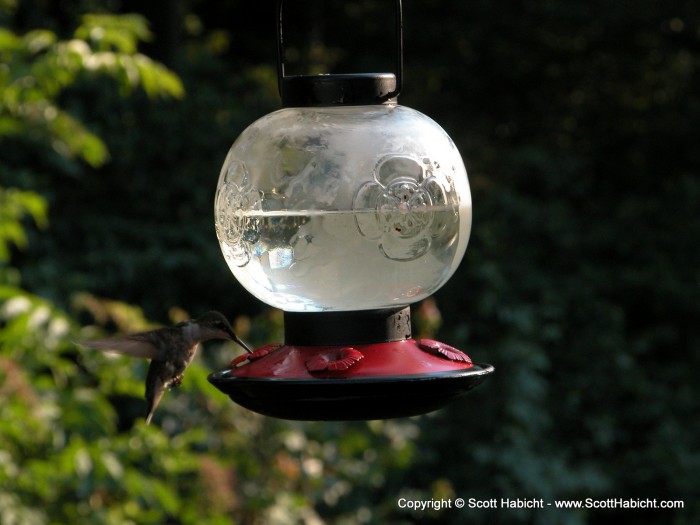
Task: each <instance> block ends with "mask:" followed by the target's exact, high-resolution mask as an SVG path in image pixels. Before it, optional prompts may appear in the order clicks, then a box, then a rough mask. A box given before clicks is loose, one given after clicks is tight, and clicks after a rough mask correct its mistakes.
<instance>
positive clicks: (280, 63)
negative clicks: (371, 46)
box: [275, 0, 403, 98]
mask: <svg viewBox="0 0 700 525" xmlns="http://www.w3.org/2000/svg"><path fill="white" fill-rule="evenodd" d="M283 1H284V0H276V8H275V13H276V26H277V28H276V29H277V86H278V90H279V93H280V96H282V80H283V79H284V78H285V75H284V35H283V32H282V4H283ZM395 2H396V3H395V9H396V13H395V19H394V21H395V31H396V72H395V75H396V89H394V91H392V92H391V93H388V94H387V98H394V97H396V96H397V95H398V94H399V93H401V88H402V87H403V8H402V5H401V0H395Z"/></svg>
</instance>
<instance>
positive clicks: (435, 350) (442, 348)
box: [416, 339, 472, 363]
mask: <svg viewBox="0 0 700 525" xmlns="http://www.w3.org/2000/svg"><path fill="white" fill-rule="evenodd" d="M416 343H417V344H418V347H419V348H420V349H421V350H423V351H425V352H428V353H429V354H433V355H436V356H439V357H443V358H445V359H449V360H450V361H459V362H462V363H471V362H472V360H471V359H470V358H469V356H468V355H467V354H465V353H464V352H462V351H461V350H457V349H456V348H455V347H454V346H450V345H446V344H445V343H441V342H440V341H435V340H433V339H419V340H418V341H416Z"/></svg>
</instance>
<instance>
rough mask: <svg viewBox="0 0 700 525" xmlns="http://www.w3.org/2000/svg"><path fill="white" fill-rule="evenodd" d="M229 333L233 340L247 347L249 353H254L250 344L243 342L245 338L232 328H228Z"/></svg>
mask: <svg viewBox="0 0 700 525" xmlns="http://www.w3.org/2000/svg"><path fill="white" fill-rule="evenodd" d="M227 333H228V335H229V336H231V340H233V341H235V342H236V343H238V344H239V345H241V346H242V347H243V348H245V351H246V352H248V353H249V354H252V353H253V351H252V350H251V349H250V348H249V347H248V345H247V344H245V343H244V342H243V340H242V339H241V338H240V337H238V336H237V335H236V333H235V332H234V331H233V330H232V329H229V330H227Z"/></svg>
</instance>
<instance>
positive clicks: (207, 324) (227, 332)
mask: <svg viewBox="0 0 700 525" xmlns="http://www.w3.org/2000/svg"><path fill="white" fill-rule="evenodd" d="M194 323H195V324H196V325H197V326H198V327H199V339H200V340H202V341H207V340H209V339H231V340H233V341H235V342H236V343H238V344H239V345H241V346H242V347H243V348H245V349H246V351H247V352H248V353H250V352H251V350H250V348H248V346H247V345H246V344H245V343H244V342H243V341H241V339H240V338H239V337H238V336H237V335H236V333H235V332H234V331H233V328H231V324H230V323H229V322H228V319H226V317H224V315H223V314H221V313H219V312H214V311H212V312H207V313H205V314H204V315H203V316H201V317H198V318H197V319H195V321H194Z"/></svg>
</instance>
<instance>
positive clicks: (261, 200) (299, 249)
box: [215, 103, 472, 312]
mask: <svg viewBox="0 0 700 525" xmlns="http://www.w3.org/2000/svg"><path fill="white" fill-rule="evenodd" d="M471 217H472V210H471V194H470V191H469V183H468V180H467V173H466V170H465V167H464V163H463V162H462V158H461V156H460V155H459V152H458V151H457V148H456V147H455V145H454V143H453V142H452V140H451V139H450V138H449V136H448V135H447V134H446V133H445V131H444V130H443V129H442V128H441V127H440V126H439V125H438V124H437V123H435V122H434V121H433V120H431V119H430V118H428V117H427V116H425V115H423V114H422V113H420V112H418V111H416V110H413V109H410V108H408V107H405V106H401V105H398V104H396V103H385V104H376V105H353V106H331V107H298V108H290V107H287V108H284V109H281V110H279V111H276V112H273V113H271V114H269V115H266V116H264V117H262V118H261V119H259V120H258V121H256V122H254V123H253V124H252V125H250V126H249V127H248V128H247V129H246V130H245V131H244V132H243V133H242V134H241V135H240V137H239V138H238V139H237V140H236V141H235V142H234V144H233V146H232V147H231V149H230V151H229V152H228V155H227V157H226V160H225V162H224V165H223V167H222V169H221V173H220V176H219V182H218V187H217V191H216V199H215V224H216V234H217V238H218V240H219V243H220V246H221V250H222V252H223V254H224V257H225V259H226V262H227V264H228V266H229V268H230V269H231V271H232V272H233V274H234V276H235V277H236V278H237V279H238V280H239V281H240V283H241V284H242V285H243V286H244V287H245V288H246V289H247V290H248V291H249V292H250V293H252V294H253V295H255V296H256V297H258V298H259V299H261V300H262V301H264V302H266V303H268V304H270V305H271V306H274V307H277V308H280V309H282V310H285V311H288V312H318V311H347V310H367V309H379V308H389V307H397V306H402V305H408V304H410V303H413V302H416V301H419V300H421V299H423V298H425V297H427V296H429V295H431V294H432V293H434V292H435V291H436V290H437V289H438V288H440V287H441V286H442V285H443V284H444V283H445V282H446V281H447V280H448V279H449V278H450V276H451V275H452V274H453V273H454V271H455V269H456V268H457V266H458V265H459V263H460V261H461V259H462V257H463V255H464V252H465V250H466V247H467V242H468V240H469V233H470V229H471Z"/></svg>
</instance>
